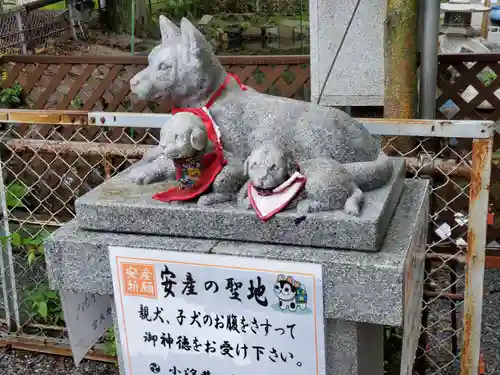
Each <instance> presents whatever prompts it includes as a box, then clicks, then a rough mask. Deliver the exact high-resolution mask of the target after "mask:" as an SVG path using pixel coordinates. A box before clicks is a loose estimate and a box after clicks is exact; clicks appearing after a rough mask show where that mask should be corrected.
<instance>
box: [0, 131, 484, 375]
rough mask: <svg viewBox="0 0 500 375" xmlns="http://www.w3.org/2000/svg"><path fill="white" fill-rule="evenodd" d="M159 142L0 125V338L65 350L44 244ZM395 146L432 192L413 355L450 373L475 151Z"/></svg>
mask: <svg viewBox="0 0 500 375" xmlns="http://www.w3.org/2000/svg"><path fill="white" fill-rule="evenodd" d="M457 136H459V134H457ZM158 138H159V129H134V128H119V127H107V126H99V125H92V126H66V125H65V126H62V125H57V124H56V125H46V124H43V125H42V124H17V123H10V124H5V126H4V128H3V129H2V132H1V133H0V156H1V159H2V163H3V164H2V169H3V179H4V184H5V186H6V191H7V193H6V200H7V206H8V207H7V209H8V215H7V219H8V222H9V227H10V242H11V244H12V247H13V261H14V264H15V281H16V292H17V305H18V308H19V315H20V323H21V329H20V331H19V332H18V333H15V334H14V333H11V332H8V331H7V330H4V333H3V335H5V336H6V337H14V336H17V335H19V334H21V335H35V336H38V337H43V339H44V340H50V341H55V342H66V340H67V336H66V333H65V330H64V317H63V315H62V312H61V303H60V300H59V297H58V295H57V293H56V292H54V291H51V290H50V289H49V288H48V283H47V277H46V269H45V262H44V257H43V245H42V239H43V238H44V237H45V236H46V235H47V233H50V232H51V231H52V230H54V229H55V228H57V227H58V226H60V225H61V224H63V223H65V222H67V221H68V220H71V219H72V218H73V217H74V209H73V206H74V201H75V199H76V198H78V197H79V196H82V195H83V194H85V193H86V192H88V191H90V190H91V189H93V188H94V187H96V186H98V185H99V184H101V183H102V182H103V181H104V180H106V179H108V178H111V177H112V176H114V175H115V174H116V173H118V172H120V171H122V170H124V169H125V168H127V167H128V166H130V165H131V164H132V163H133V162H135V161H136V160H138V159H139V158H140V157H141V155H142V153H143V151H144V150H146V149H147V148H148V147H151V145H153V144H156V143H157V142H158ZM399 141H400V139H399V138H397V137H396V138H392V139H390V142H389V143H388V145H386V146H385V150H386V151H387V152H388V153H390V154H396V155H398V156H401V157H405V158H406V160H407V165H408V177H411V178H423V179H430V181H431V186H432V189H431V211H430V216H429V241H428V245H427V258H428V259H427V265H426V274H425V283H426V290H425V294H424V309H423V314H424V318H425V319H423V325H422V332H423V333H424V335H423V337H424V338H425V340H424V339H422V340H421V343H420V344H421V345H420V348H419V352H418V355H417V359H419V360H422V359H425V364H426V366H425V367H426V370H425V372H423V371H421V370H419V372H418V374H419V375H424V374H426V375H429V374H442V375H444V374H457V373H458V371H459V366H460V363H459V362H460V361H459V355H460V353H459V351H460V343H461V339H462V335H463V324H462V320H463V319H462V316H463V305H464V302H463V298H461V296H462V295H463V293H464V280H465V276H464V275H465V271H464V262H465V256H466V246H467V243H466V242H467V229H468V220H467V218H468V205H469V198H470V194H469V190H470V175H471V172H472V166H471V157H472V151H471V150H472V142H471V139H460V138H457V139H455V138H451V139H449V138H442V139H437V138H416V137H412V138H411V144H412V147H411V149H406V150H405V152H401V151H399V149H398V144H399V143H400V142H399ZM408 144H409V143H408V142H405V145H406V146H407V145H408ZM436 150H437V151H436ZM485 216H486V213H485ZM485 220H486V217H485ZM7 293H12V290H7ZM0 314H1V310H0Z"/></svg>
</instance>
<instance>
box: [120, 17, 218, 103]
mask: <svg viewBox="0 0 500 375" xmlns="http://www.w3.org/2000/svg"><path fill="white" fill-rule="evenodd" d="M159 23H160V31H161V44H160V45H158V46H156V47H154V48H153V50H152V51H151V52H150V53H149V55H148V66H147V67H146V68H145V69H143V70H141V71H140V72H139V73H137V74H136V75H135V76H134V77H132V79H131V80H130V89H131V92H132V93H133V94H134V95H136V96H137V97H138V98H139V99H147V100H159V99H163V100H166V101H168V102H169V103H171V104H172V105H175V106H186V107H190V106H197V105H199V103H200V102H203V101H204V100H206V99H208V98H209V97H210V95H211V94H212V93H213V92H215V91H216V90H217V88H218V87H219V86H220V85H221V84H222V83H223V81H224V78H225V75H226V72H225V70H224V68H223V67H222V65H221V63H220V62H219V59H218V58H217V57H216V56H215V55H214V53H213V52H212V49H211V47H210V45H209V44H208V42H207V41H206V40H205V37H204V36H203V35H202V34H201V33H200V32H199V31H198V30H197V29H196V27H194V26H193V25H192V24H191V22H189V21H188V20H187V19H186V18H182V20H181V26H180V28H179V27H177V26H176V25H175V24H174V23H173V22H172V21H170V20H169V19H167V18H166V17H165V16H163V15H162V16H160V19H159Z"/></svg>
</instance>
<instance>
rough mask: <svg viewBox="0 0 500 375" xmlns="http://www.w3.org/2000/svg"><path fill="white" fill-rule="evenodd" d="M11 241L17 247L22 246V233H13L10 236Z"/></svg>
mask: <svg viewBox="0 0 500 375" xmlns="http://www.w3.org/2000/svg"><path fill="white" fill-rule="evenodd" d="M10 242H11V243H12V245H13V246H15V247H20V246H21V245H22V240H21V235H20V234H19V233H17V232H16V233H12V235H11V236H10Z"/></svg>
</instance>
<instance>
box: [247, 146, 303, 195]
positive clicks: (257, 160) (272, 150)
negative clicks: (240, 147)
mask: <svg viewBox="0 0 500 375" xmlns="http://www.w3.org/2000/svg"><path fill="white" fill-rule="evenodd" d="M296 170H297V164H296V163H295V160H294V158H293V156H292V153H291V152H288V151H286V150H285V149H284V148H283V147H281V146H280V145H277V144H274V143H269V144H267V143H266V144H263V145H261V146H259V147H257V148H255V149H254V150H253V151H252V153H251V154H250V155H249V156H248V158H247V159H246V160H245V165H244V172H245V175H247V176H248V179H249V181H251V182H252V185H253V186H254V187H255V188H257V189H262V190H269V189H274V188H276V187H278V186H279V185H281V184H282V183H284V182H285V181H286V180H288V178H290V176H291V175H292V174H293V173H294V172H295V171H296Z"/></svg>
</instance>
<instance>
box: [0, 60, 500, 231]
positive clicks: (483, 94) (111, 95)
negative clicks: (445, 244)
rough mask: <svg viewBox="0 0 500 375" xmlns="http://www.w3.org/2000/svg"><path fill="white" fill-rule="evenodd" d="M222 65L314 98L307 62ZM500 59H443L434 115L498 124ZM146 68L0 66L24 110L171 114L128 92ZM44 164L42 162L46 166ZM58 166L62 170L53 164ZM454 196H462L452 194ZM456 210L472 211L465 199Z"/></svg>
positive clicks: (66, 132)
mask: <svg viewBox="0 0 500 375" xmlns="http://www.w3.org/2000/svg"><path fill="white" fill-rule="evenodd" d="M220 59H221V62H222V63H223V65H224V66H225V67H226V69H227V70H228V71H230V72H233V73H235V74H237V75H238V76H239V77H240V78H241V79H242V80H243V82H245V83H246V84H247V85H249V86H251V87H253V88H255V89H257V90H258V91H260V92H266V93H270V94H273V95H279V96H284V97H289V98H296V99H301V100H306V101H307V100H309V99H310V72H309V56H222V57H220ZM499 61H500V54H485V55H474V54H461V55H441V56H439V78H438V87H439V95H438V98H437V102H436V104H437V105H436V107H437V110H436V116H437V117H438V118H443V119H445V118H448V119H450V118H453V119H482V118H484V119H489V120H499V119H500V99H499V98H498V97H497V96H496V95H495V91H496V90H498V89H499V88H500V79H499V78H497V75H498V74H499V73H500V65H499ZM146 64H147V57H146V56H99V57H96V56H83V57H82V56H5V57H3V58H2V61H1V65H0V66H1V67H2V69H3V70H4V71H6V72H7V79H6V80H4V81H3V82H1V86H3V87H8V86H10V85H12V84H13V83H14V82H15V81H17V82H19V83H20V84H21V85H22V86H23V93H24V96H25V102H26V105H27V107H29V108H32V109H83V110H92V111H114V112H145V113H152V112H153V113H154V112H168V111H169V109H170V106H169V105H168V103H160V104H158V103H151V102H144V101H143V102H134V100H133V98H132V96H131V94H130V86H129V80H130V78H131V77H132V76H133V75H134V74H135V73H136V72H138V71H140V70H141V69H143V68H144V67H145V66H146ZM487 103H489V104H490V105H489V106H488V105H486V104H487ZM27 132H30V134H29V135H28V134H26V133H27ZM15 137H19V138H26V137H28V138H38V139H45V140H46V141H52V142H60V141H61V140H69V141H72V142H87V143H88V142H102V143H106V142H108V143H109V142H111V143H116V144H154V143H155V142H156V138H157V137H158V134H157V130H147V129H133V130H131V129H124V128H109V129H106V131H103V130H102V129H99V128H98V127H87V128H85V129H83V128H76V127H61V128H60V129H58V130H57V131H55V130H54V127H53V126H48V125H40V126H38V127H37V128H36V131H35V132H34V130H33V128H32V127H29V126H22V125H21V126H20V127H19V128H18V129H16V134H15ZM497 144H500V143H498V142H497ZM470 147H471V146H470V144H466V143H464V144H461V143H460V142H459V144H458V146H456V147H455V149H458V150H459V152H461V151H460V150H463V152H467V150H469V151H470V149H471V148H470ZM440 157H442V158H446V159H450V158H451V159H453V158H454V157H455V156H454V155H453V153H448V154H446V155H444V154H443V155H440ZM96 158H97V159H98V157H96ZM97 159H96V160H97ZM46 162H47V161H43V162H42V161H40V165H41V167H40V168H43V166H44V165H46ZM88 163H89V164H90V165H94V164H95V161H94V162H92V161H91V160H89V161H88ZM112 164H113V165H115V163H112ZM53 167H54V168H56V167H57V166H56V165H55V164H53ZM60 167H61V171H55V172H54V173H55V174H60V173H62V171H63V170H64V168H65V166H64V165H61V166H60ZM19 168H21V163H20V165H19ZM56 169H57V168H56ZM14 170H15V168H14ZM81 173H84V172H81ZM85 173H86V172H85ZM102 173H103V174H104V173H106V174H109V173H111V172H110V171H107V172H106V171H103V172H102ZM492 177H493V181H500V170H499V169H498V168H497V166H496V164H494V165H493V175H492ZM451 188H452V187H450V189H451ZM450 189H448V190H450ZM40 194H42V192H40ZM47 194H48V193H47ZM68 194H69V193H68ZM68 194H65V195H68ZM443 194H444V193H443ZM450 194H456V192H454V191H451V190H450ZM490 201H491V203H492V204H493V205H494V207H495V208H496V210H495V211H497V212H500V184H499V183H496V182H493V183H492V186H491V199H490ZM64 202H66V200H63V202H61V203H60V204H57V205H56V206H58V207H57V208H59V206H61V207H62V205H63V203H64ZM455 204H456V205H457V206H456V208H455V209H456V210H457V211H466V210H467V204H468V203H467V200H463V202H461V203H460V204H459V202H458V201H457V202H456V203H455ZM459 205H460V206H459ZM462 206H463V207H462ZM497 216H500V215H497ZM499 227H500V221H499V220H498V219H497V221H496V225H495V226H494V227H493V229H492V230H491V231H490V232H491V234H490V236H489V237H490V238H489V239H490V240H493V239H497V240H499V239H500V236H499V235H497V234H496V232H500V231H498V228H499Z"/></svg>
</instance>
